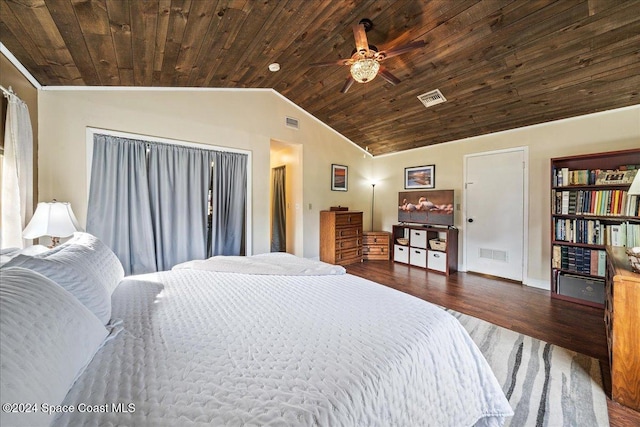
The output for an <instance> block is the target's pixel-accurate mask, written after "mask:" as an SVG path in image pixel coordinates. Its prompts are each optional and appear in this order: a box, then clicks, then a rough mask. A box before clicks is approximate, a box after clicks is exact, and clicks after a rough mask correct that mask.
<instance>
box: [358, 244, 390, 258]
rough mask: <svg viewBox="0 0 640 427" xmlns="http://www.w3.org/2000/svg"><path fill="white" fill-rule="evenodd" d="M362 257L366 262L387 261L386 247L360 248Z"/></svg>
mask: <svg viewBox="0 0 640 427" xmlns="http://www.w3.org/2000/svg"><path fill="white" fill-rule="evenodd" d="M362 256H364V259H368V260H387V259H389V247H388V246H379V245H377V246H364V247H363V248H362Z"/></svg>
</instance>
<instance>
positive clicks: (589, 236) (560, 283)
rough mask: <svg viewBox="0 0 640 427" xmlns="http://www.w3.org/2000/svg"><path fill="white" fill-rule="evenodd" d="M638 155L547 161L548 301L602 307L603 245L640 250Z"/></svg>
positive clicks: (623, 153)
mask: <svg viewBox="0 0 640 427" xmlns="http://www.w3.org/2000/svg"><path fill="white" fill-rule="evenodd" d="M639 169H640V150H638V149H633V150H624V151H611V152H607V153H597V154H585V155H580V156H571V157H559V158H554V159H551V297H552V298H558V299H563V300H567V301H572V302H576V303H580V304H585V305H590V306H593V307H600V308H603V307H604V298H605V292H604V290H605V276H606V266H607V255H606V251H605V247H606V246H614V247H616V246H617V247H621V246H640V196H632V195H629V194H628V189H629V187H630V185H631V182H632V181H633V178H634V177H635V175H636V174H637V173H640V172H638V170H639Z"/></svg>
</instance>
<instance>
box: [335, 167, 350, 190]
mask: <svg viewBox="0 0 640 427" xmlns="http://www.w3.org/2000/svg"><path fill="white" fill-rule="evenodd" d="M348 174H349V168H348V167H346V166H342V165H331V190H332V191H347V183H348V181H349V176H348Z"/></svg>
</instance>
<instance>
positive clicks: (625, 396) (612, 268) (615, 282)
mask: <svg viewBox="0 0 640 427" xmlns="http://www.w3.org/2000/svg"><path fill="white" fill-rule="evenodd" d="M606 251H607V257H608V262H607V276H606V277H607V281H606V292H605V294H606V299H605V314H604V321H605V325H606V330H607V344H608V347H609V363H610V367H611V398H612V399H613V400H615V401H616V402H618V403H620V404H622V405H625V406H628V407H630V408H633V409H635V410H636V411H640V274H636V273H634V272H633V271H631V266H630V264H629V259H628V257H627V255H626V253H625V248H620V247H611V246H607V248H606Z"/></svg>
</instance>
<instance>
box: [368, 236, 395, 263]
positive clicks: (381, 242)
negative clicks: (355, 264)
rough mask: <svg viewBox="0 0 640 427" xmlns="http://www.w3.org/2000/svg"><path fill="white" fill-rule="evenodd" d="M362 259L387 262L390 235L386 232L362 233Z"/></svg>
mask: <svg viewBox="0 0 640 427" xmlns="http://www.w3.org/2000/svg"><path fill="white" fill-rule="evenodd" d="M363 236H364V237H363V248H362V257H363V258H364V259H365V260H388V259H389V248H390V242H391V233H389V232H388V231H365V232H364V233H363Z"/></svg>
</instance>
